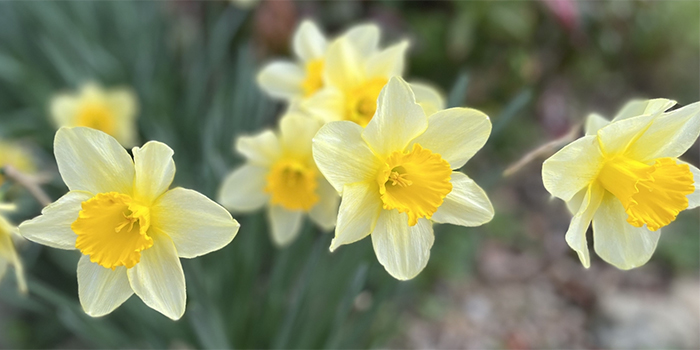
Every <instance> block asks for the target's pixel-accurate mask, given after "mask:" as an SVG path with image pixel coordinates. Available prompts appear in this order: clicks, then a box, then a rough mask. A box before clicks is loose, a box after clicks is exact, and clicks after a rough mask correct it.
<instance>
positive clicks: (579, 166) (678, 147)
mask: <svg viewBox="0 0 700 350" xmlns="http://www.w3.org/2000/svg"><path fill="white" fill-rule="evenodd" d="M675 104H676V102H675V101H671V100H666V99H656V100H644V101H642V100H639V101H632V102H630V103H628V104H627V105H625V106H624V107H623V108H622V110H621V111H620V112H619V113H618V114H617V115H616V116H615V118H613V119H612V121H608V120H606V119H605V118H603V117H601V116H600V115H597V114H591V115H590V116H589V117H588V119H587V121H586V136H584V137H582V138H580V139H578V140H576V141H574V142H572V143H571V144H569V145H568V146H566V147H564V148H563V149H562V150H561V151H559V152H557V153H556V154H554V155H553V156H552V157H551V158H549V159H547V160H546V161H545V162H544V164H543V167H542V179H543V181H544V186H545V188H546V189H547V190H548V191H549V192H550V193H551V194H552V195H553V196H555V197H558V198H561V199H562V200H564V201H566V203H567V206H568V208H569V210H570V211H571V213H572V214H574V217H573V219H572V220H571V225H570V226H569V229H568V231H567V232H566V242H567V243H568V244H569V246H570V247H571V248H572V249H573V250H575V251H576V252H577V253H578V256H579V258H580V260H581V263H582V264H583V266H585V267H589V266H590V256H589V252H588V242H587V241H586V231H587V230H588V227H589V225H590V224H591V222H592V223H593V247H594V249H595V251H596V253H597V254H598V256H600V257H601V258H602V259H603V260H605V261H607V262H608V263H610V264H612V265H614V266H616V267H618V268H620V269H624V270H627V269H631V268H634V267H638V266H641V265H644V264H645V263H646V262H647V261H648V260H649V259H650V258H651V255H652V254H653V253H654V250H655V249H656V244H657V242H658V241H659V237H660V235H661V228H662V227H664V226H666V225H668V224H670V223H671V222H672V221H674V220H675V219H676V216H677V215H678V213H679V212H681V211H682V210H685V209H690V208H695V207H698V206H700V170H698V168H696V167H695V166H693V165H690V164H688V163H686V162H684V161H681V160H679V159H678V157H680V156H681V155H682V154H683V153H685V152H686V151H687V150H688V148H690V147H691V146H692V145H693V143H695V140H696V139H697V138H698V135H700V102H697V103H694V104H691V105H688V106H685V107H682V108H679V109H676V110H672V111H667V110H668V109H669V108H671V107H672V106H673V105H675Z"/></svg>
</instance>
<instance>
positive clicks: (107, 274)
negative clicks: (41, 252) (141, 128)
mask: <svg viewBox="0 0 700 350" xmlns="http://www.w3.org/2000/svg"><path fill="white" fill-rule="evenodd" d="M54 152H55V155H56V162H57V163H58V170H59V172H60V173H61V177H62V178H63V181H64V182H65V183H66V185H67V186H68V189H69V190H70V192H68V193H67V194H65V195H64V196H63V197H61V198H60V199H58V200H57V201H56V202H54V203H52V204H50V205H48V206H47V207H46V208H44V209H43V210H42V212H41V215H40V216H38V217H36V218H34V219H32V220H29V221H25V222H24V223H22V224H21V225H20V226H19V231H20V234H21V235H22V236H24V237H25V238H27V239H29V240H31V241H34V242H36V243H40V244H43V245H46V246H49V247H53V248H58V249H71V250H72V249H77V250H79V251H80V253H81V254H82V256H81V258H80V262H79V263H78V293H79V294H78V295H79V297H80V303H81V304H82V306H83V309H84V310H85V312H86V313H87V314H88V315H90V316H95V317H97V316H102V315H106V314H108V313H110V312H112V311H113V310H114V309H116V308H117V307H118V306H119V305H121V304H122V303H123V302H124V301H126V300H127V299H128V298H129V297H130V296H131V295H132V294H134V293H136V295H138V296H139V297H140V298H141V299H142V300H143V301H144V303H146V305H148V306H149V307H151V308H153V309H155V310H157V311H159V312H160V313H162V314H164V315H165V316H167V317H169V318H171V319H174V320H176V319H179V318H180V317H181V316H182V315H183V313H184V312H185V297H186V294H185V275H184V273H183V271H182V266H181V265H180V258H194V257H197V256H200V255H204V254H207V253H209V252H212V251H215V250H218V249H221V248H222V247H224V246H225V245H227V244H228V243H229V242H231V240H232V239H233V238H234V236H235V235H236V233H237V232H238V228H239V225H238V222H236V220H234V219H233V218H231V214H229V212H228V211H227V210H226V209H224V208H223V207H221V206H220V205H218V204H216V203H214V202H213V201H211V200H210V199H208V198H207V197H205V196H204V195H202V194H200V193H199V192H196V191H193V190H188V189H184V188H180V187H177V188H174V189H170V190H169V189H168V188H169V187H170V183H171V182H172V180H173V177H174V175H175V163H174V162H173V159H172V155H173V151H172V150H171V149H170V147H168V146H166V145H165V144H163V143H160V142H155V141H151V142H148V143H146V144H145V145H144V146H143V147H141V148H139V147H134V148H133V149H132V153H133V155H134V158H133V160H132V158H131V156H129V153H127V152H126V150H125V149H124V148H123V147H122V146H121V145H120V144H119V143H118V142H117V140H115V139H114V138H113V137H111V136H109V135H107V134H105V133H103V132H101V131H98V130H94V129H89V128H84V127H75V128H65V127H64V128H61V129H59V130H58V132H56V137H55V139H54Z"/></svg>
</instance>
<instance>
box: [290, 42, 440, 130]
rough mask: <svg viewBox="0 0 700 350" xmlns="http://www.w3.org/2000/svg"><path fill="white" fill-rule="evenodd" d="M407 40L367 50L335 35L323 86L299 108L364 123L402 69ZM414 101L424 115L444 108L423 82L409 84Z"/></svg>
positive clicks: (327, 119)
mask: <svg viewBox="0 0 700 350" xmlns="http://www.w3.org/2000/svg"><path fill="white" fill-rule="evenodd" d="M408 46H409V45H408V41H406V40H404V41H401V42H399V43H397V44H394V45H392V46H390V47H388V48H386V49H383V50H378V49H376V48H375V49H373V50H367V49H364V48H362V47H360V46H358V45H356V44H355V43H354V42H352V41H351V40H349V39H348V38H344V37H341V38H338V39H337V40H335V41H334V42H333V43H332V44H331V45H330V47H329V48H328V53H327V54H326V67H325V80H326V86H325V87H324V88H323V89H322V90H320V91H319V92H317V93H316V94H315V95H314V96H312V97H310V98H308V99H306V100H305V101H303V102H301V104H300V107H301V108H302V109H303V110H305V111H308V112H309V113H311V114H312V115H314V116H316V117H318V118H320V119H321V120H322V121H323V122H331V121H338V120H349V121H352V122H355V123H357V124H359V125H360V126H362V127H364V126H366V125H367V124H368V123H369V121H370V120H371V119H372V117H373V116H374V114H375V112H376V110H377V97H378V96H379V92H380V91H382V89H383V88H384V86H385V85H386V83H387V82H388V81H389V78H391V77H392V76H400V75H401V74H402V72H403V70H404V63H405V56H406V50H407V49H408ZM411 89H412V90H413V93H414V95H415V96H416V100H417V103H418V104H419V105H420V106H421V107H422V108H423V110H424V113H425V114H426V115H431V114H433V113H435V112H437V111H439V110H441V109H443V108H444V104H445V102H444V99H443V98H442V95H441V94H440V93H439V92H438V91H437V90H436V89H435V88H433V87H431V86H430V85H426V84H420V83H412V84H411Z"/></svg>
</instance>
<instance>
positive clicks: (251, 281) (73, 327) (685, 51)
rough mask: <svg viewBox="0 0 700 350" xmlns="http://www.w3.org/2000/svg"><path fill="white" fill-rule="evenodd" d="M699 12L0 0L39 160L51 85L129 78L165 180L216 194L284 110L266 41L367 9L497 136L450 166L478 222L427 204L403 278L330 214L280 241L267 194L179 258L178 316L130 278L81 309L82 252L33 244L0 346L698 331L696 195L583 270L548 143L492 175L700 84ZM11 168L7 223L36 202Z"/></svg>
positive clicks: (656, 5)
mask: <svg viewBox="0 0 700 350" xmlns="http://www.w3.org/2000/svg"><path fill="white" fill-rule="evenodd" d="M699 13H700V4H698V3H697V2H660V1H612V2H590V1H574V0H562V1H540V2H534V1H528V2H482V1H440V2H413V1H411V2H409V1H407V2H369V1H352V2H351V1H340V2H313V1H306V2H293V1H265V0H263V1H260V2H259V3H258V4H256V5H255V6H253V7H249V8H247V9H243V8H241V7H239V6H237V5H235V4H231V3H230V2H227V1H221V2H195V1H176V2H150V3H141V2H41V3H34V2H3V3H0V138H2V139H5V140H17V139H22V140H23V142H27V143H30V144H32V147H34V148H35V149H36V152H35V153H37V154H38V158H39V159H41V163H40V164H43V165H41V166H38V168H40V169H47V170H51V169H52V168H54V167H55V166H54V165H53V162H54V161H53V159H51V158H50V157H46V156H45V155H46V154H51V147H52V143H53V134H54V132H55V126H54V125H53V124H52V123H51V122H50V120H51V119H50V115H49V112H48V111H49V110H50V103H51V98H52V96H54V94H55V93H56V92H57V91H63V90H65V89H68V90H73V91H77V90H78V89H79V88H80V86H82V84H84V83H85V82H87V81H99V82H100V84H103V86H107V87H111V86H129V87H131V88H132V89H133V91H134V94H135V95H136V96H138V101H139V105H140V108H139V109H140V113H139V118H138V119H137V121H136V130H137V139H140V140H143V141H147V140H158V141H161V142H165V143H166V144H168V145H169V146H171V147H172V148H173V150H174V151H175V154H174V158H175V162H176V164H178V166H179V168H178V171H177V174H176V176H175V180H174V183H173V185H174V186H178V185H181V186H184V187H188V188H193V189H195V190H197V191H200V192H201V193H203V194H205V195H207V196H209V197H213V196H214V195H215V193H216V191H217V189H218V187H219V185H220V183H221V180H222V179H223V178H224V176H226V174H227V173H228V172H229V171H230V169H233V168H234V167H235V166H237V165H238V164H241V162H242V159H241V158H239V157H237V156H235V155H234V154H232V152H231V145H232V144H233V142H234V140H235V138H236V137H237V136H238V135H242V134H251V133H253V132H256V131H258V130H262V129H263V128H273V127H274V125H275V123H276V122H277V120H278V118H279V116H281V114H282V113H281V112H282V109H283V108H284V106H283V105H282V104H277V103H274V101H273V100H271V99H270V98H268V97H267V96H266V95H265V94H264V93H263V92H261V91H260V90H259V88H258V87H257V86H256V85H257V84H256V83H255V75H256V72H257V71H258V69H259V68H260V67H261V65H262V62H267V61H268V60H269V59H272V58H275V57H293V54H292V53H291V50H290V48H291V46H290V44H291V42H292V41H291V36H292V34H293V33H294V30H295V28H297V26H298V25H299V23H300V22H301V20H302V19H304V18H310V19H313V20H314V21H316V23H317V24H318V26H319V28H320V29H321V30H322V31H323V32H324V33H327V35H328V36H329V37H333V36H335V35H337V34H340V33H343V32H344V31H345V30H347V28H350V27H351V26H353V25H355V24H358V23H366V22H368V21H371V22H374V23H377V25H378V26H379V27H380V28H381V30H382V42H381V43H380V44H381V45H383V46H385V45H388V44H391V43H395V42H398V41H399V40H401V39H404V38H407V39H408V40H409V42H410V48H409V49H408V52H407V59H406V63H407V64H406V67H405V72H404V74H405V76H407V77H410V78H411V79H413V78H420V79H421V80H423V81H430V82H433V84H434V85H435V86H436V87H437V88H439V89H441V90H442V91H445V96H446V98H445V101H444V103H445V104H446V106H447V107H454V106H467V107H471V108H476V109H478V110H481V111H483V112H484V113H486V114H487V115H489V116H490V117H491V120H492V122H493V132H492V135H491V138H490V139H489V141H488V143H487V144H486V145H485V147H484V148H483V149H482V150H481V151H480V152H479V153H478V154H477V156H475V157H474V158H473V159H472V160H470V162H469V163H468V164H467V165H466V166H465V168H464V169H462V170H463V171H464V172H465V173H467V174H469V175H470V176H471V177H472V178H473V179H474V180H475V181H476V182H477V183H479V184H480V185H481V186H482V187H483V188H484V189H485V191H486V192H487V193H488V195H489V197H490V198H491V200H492V202H493V205H494V207H495V211H496V215H495V217H494V219H493V220H492V222H490V223H489V224H488V225H484V226H482V227H478V228H462V227H458V226H450V225H437V226H436V227H435V231H436V235H438V236H440V238H439V239H437V240H436V242H435V245H434V246H433V249H432V252H431V259H430V262H429V263H428V265H427V266H426V269H425V270H424V271H423V272H422V273H421V274H420V275H419V276H418V277H417V278H416V279H414V280H411V281H409V282H398V281H395V280H393V279H392V278H390V277H388V276H387V275H386V272H385V271H384V269H383V268H382V267H381V265H379V263H377V262H376V260H375V259H376V258H375V257H374V253H373V251H372V247H371V242H369V241H368V240H366V241H364V242H358V243H356V244H352V245H348V246H346V247H343V249H340V250H338V251H337V252H334V253H332V254H331V253H329V252H328V246H329V245H330V240H331V235H321V234H318V233H316V232H315V231H314V229H313V226H312V224H311V223H310V222H308V221H305V222H304V224H303V225H302V231H301V234H300V235H299V237H298V238H297V239H296V240H295V241H294V242H293V243H291V244H290V246H289V247H288V248H286V249H282V250H279V249H276V248H275V247H274V246H273V244H272V243H271V241H270V239H269V236H268V233H267V232H268V227H267V224H266V223H265V218H264V214H262V213H258V214H252V215H247V216H237V217H236V218H237V219H238V220H239V221H240V223H241V231H240V233H239V235H238V237H237V238H236V239H235V240H234V242H232V244H230V245H229V246H227V247H226V248H224V249H223V250H221V251H218V252H214V253H212V254H209V255H207V256H205V257H202V258H201V259H195V260H191V261H190V260H187V261H183V268H184V269H185V273H186V274H187V276H188V277H187V292H188V304H187V311H186V313H185V316H184V317H183V318H182V319H181V320H180V321H178V322H171V321H169V320H168V319H166V318H165V317H164V316H161V315H160V314H158V313H157V312H155V311H152V310H150V309H149V308H148V307H146V306H145V305H143V304H142V303H141V302H140V301H139V300H137V299H136V298H132V299H131V300H129V301H127V302H126V303H125V304H124V305H123V306H122V307H120V308H119V309H118V310H116V311H115V312H114V313H112V314H110V315H109V316H107V317H105V318H101V319H93V318H90V317H89V316H86V315H85V314H84V313H83V312H82V310H81V309H80V305H79V303H78V300H77V298H76V297H75V296H76V295H77V284H76V283H75V280H76V276H75V266H76V264H77V261H78V259H79V256H78V255H76V254H75V253H72V252H67V251H58V250H54V249H43V248H42V247H41V246H39V245H35V244H28V245H26V249H24V250H22V251H21V254H22V259H23V261H24V263H25V267H26V270H27V276H28V285H29V290H30V294H29V296H28V297H26V298H25V297H21V296H20V295H19V294H18V293H17V289H16V286H15V285H14V283H12V279H9V278H5V279H4V280H3V283H2V284H1V285H0V315H1V316H0V346H3V347H13V348H17V347H27V348H46V347H60V348H67V347H69V348H75V347H110V348H119V347H124V348H126V347H155V348H194V347H197V348H199V347H201V348H226V347H238V348H265V347H297V348H318V347H328V348H340V347H345V348H359V347H407V348H411V347H413V348H436V347H443V348H528V347H539V348H542V347H559V348H561V347H565V348H573V347H588V348H601V347H652V348H660V347H664V348H667V347H686V348H697V347H698V346H699V345H700V339H699V338H700V335H698V332H697V329H698V327H699V326H700V315H698V312H697V310H698V308H700V305H699V304H700V301H699V300H698V298H697V295H698V293H700V280H699V279H698V270H699V266H700V262H699V259H698V246H699V245H700V235H698V233H697V232H698V220H699V219H698V212H697V210H692V211H686V212H683V213H681V214H680V215H679V216H678V218H677V220H675V221H674V222H673V223H672V224H670V225H669V226H668V227H666V228H664V234H663V235H662V237H661V239H660V241H659V246H658V248H657V251H656V252H655V254H654V256H653V257H652V259H651V261H650V262H649V263H647V264H646V265H644V266H643V267H641V268H638V269H635V270H632V271H628V272H622V271H619V270H618V269H616V268H615V267H613V266H609V265H607V264H605V263H603V262H602V261H600V260H599V258H598V257H596V256H595V255H592V256H591V260H592V262H591V268H590V269H588V270H585V269H584V268H583V267H582V266H581V264H580V263H579V262H578V258H577V256H576V253H575V252H573V251H571V250H570V249H569V248H568V246H567V244H566V241H565V240H564V237H563V232H566V228H567V226H568V224H569V221H570V216H569V213H568V211H567V209H566V207H565V205H564V204H563V203H562V202H561V201H550V196H549V194H548V193H547V192H546V190H545V189H544V187H543V185H542V180H541V177H540V171H541V161H542V160H544V158H546V156H548V155H549V154H546V155H542V156H541V157H539V158H537V159H536V160H535V161H532V162H530V163H529V164H527V165H525V166H523V167H522V168H520V171H519V172H517V173H514V174H513V175H511V176H509V177H506V178H503V177H502V176H501V174H502V172H503V170H504V169H506V168H507V167H508V166H509V165H510V164H512V163H514V162H516V161H518V160H519V159H520V158H521V157H522V156H523V155H524V153H526V151H527V150H529V149H534V148H536V147H538V146H540V145H542V144H544V143H546V142H547V141H549V140H551V139H555V138H558V137H561V136H563V135H565V134H567V133H568V132H569V131H570V130H571V128H572V127H573V126H575V125H577V124H579V123H582V122H583V121H584V117H585V116H586V115H588V114H589V113H591V112H596V113H599V114H601V115H606V116H612V115H614V113H615V112H616V111H617V109H618V107H619V106H620V105H621V104H622V103H624V102H625V101H627V100H628V99H630V98H632V97H640V98H650V97H665V98H670V99H674V100H676V101H678V102H679V104H680V105H687V104H690V103H692V102H695V101H697V100H698V96H699V95H700V86H699V85H698V76H700V65H698V61H699V60H700V57H699V56H698V52H700V18H699V17H698V14H699ZM698 156H699V152H698V148H697V145H696V146H694V147H692V148H691V149H690V151H689V152H688V153H686V155H684V156H683V157H682V158H681V159H682V160H685V161H688V162H689V163H691V164H694V165H696V166H697V165H698ZM43 159H51V160H50V161H44V160H43ZM6 183H9V184H4V185H3V187H1V188H2V191H3V193H5V198H4V201H11V202H14V203H16V204H17V206H18V210H17V212H15V213H13V214H12V215H10V219H11V220H12V222H21V221H22V220H24V219H27V218H31V217H34V216H35V215H37V213H38V212H39V211H40V209H41V207H40V205H39V204H37V203H36V201H34V200H32V199H31V197H30V196H28V195H27V194H26V191H24V190H22V188H21V187H19V186H17V184H16V183H14V182H12V183H10V182H8V181H6ZM8 186H9V187H8ZM43 188H44V190H46V192H47V193H48V194H49V195H50V196H51V198H52V199H56V198H58V197H59V196H60V195H61V194H63V193H65V191H66V188H65V187H64V185H63V184H62V182H61V181H60V178H58V176H54V177H53V179H52V180H51V181H50V182H49V183H48V184H46V185H45V186H43ZM589 234H590V231H589ZM589 241H590V240H589ZM199 270H203V271H206V272H205V273H199V274H197V273H193V271H199ZM37 330H41V331H37Z"/></svg>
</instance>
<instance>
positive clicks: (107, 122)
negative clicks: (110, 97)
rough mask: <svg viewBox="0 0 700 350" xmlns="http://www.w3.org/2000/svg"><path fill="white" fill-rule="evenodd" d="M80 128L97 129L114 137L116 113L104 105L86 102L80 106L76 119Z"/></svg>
mask: <svg viewBox="0 0 700 350" xmlns="http://www.w3.org/2000/svg"><path fill="white" fill-rule="evenodd" d="M76 122H77V125H78V126H86V127H88V128H93V129H97V130H100V131H103V132H105V133H107V134H110V135H114V131H115V130H114V129H115V125H114V124H115V123H114V113H112V111H111V110H110V109H109V108H108V107H107V106H106V105H104V104H103V103H99V102H95V101H93V102H86V103H84V104H83V105H82V106H80V108H79V110H78V117H77V119H76Z"/></svg>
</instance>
